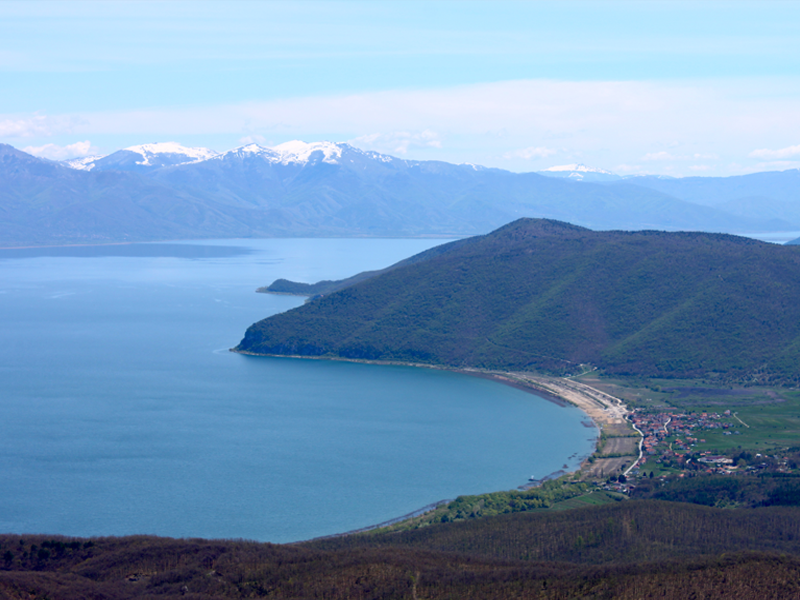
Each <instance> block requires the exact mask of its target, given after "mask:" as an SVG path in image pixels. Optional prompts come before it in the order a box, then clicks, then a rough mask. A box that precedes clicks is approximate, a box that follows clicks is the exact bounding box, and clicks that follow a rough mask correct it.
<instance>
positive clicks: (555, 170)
mask: <svg viewBox="0 0 800 600" xmlns="http://www.w3.org/2000/svg"><path fill="white" fill-rule="evenodd" d="M539 175H545V176H547V177H560V178H563V179H572V180H573V181H611V180H616V179H620V176H619V175H616V174H614V173H612V172H611V171H606V170H605V169H598V168H597V167H587V166H586V165H583V164H571V165H557V166H555V167H550V168H549V169H545V170H544V171H539Z"/></svg>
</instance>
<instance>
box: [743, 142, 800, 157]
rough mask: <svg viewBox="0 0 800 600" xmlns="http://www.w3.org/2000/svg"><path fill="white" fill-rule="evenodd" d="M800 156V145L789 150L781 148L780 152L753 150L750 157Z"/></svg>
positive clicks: (790, 147) (764, 149)
mask: <svg viewBox="0 0 800 600" xmlns="http://www.w3.org/2000/svg"><path fill="white" fill-rule="evenodd" d="M797 155H800V145H797V146H789V147H788V148H781V149H780V150H768V149H766V148H763V149H761V150H753V151H752V152H751V153H750V154H748V156H749V157H750V158H767V159H769V158H773V159H781V158H791V157H792V156H797Z"/></svg>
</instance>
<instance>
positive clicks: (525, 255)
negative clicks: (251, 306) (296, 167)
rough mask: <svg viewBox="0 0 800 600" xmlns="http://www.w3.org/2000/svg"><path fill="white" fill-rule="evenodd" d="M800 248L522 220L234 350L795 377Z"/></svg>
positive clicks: (302, 311) (277, 321) (351, 289)
mask: <svg viewBox="0 0 800 600" xmlns="http://www.w3.org/2000/svg"><path fill="white" fill-rule="evenodd" d="M798 291H800V249H798V248H797V247H793V246H779V245H775V244H768V243H764V242H758V241H755V240H751V239H747V238H740V237H735V236H730V235H724V234H708V233H687V232H678V233H664V232H657V231H640V232H620V231H607V232H595V231H590V230H587V229H584V228H581V227H577V226H574V225H570V224H567V223H562V222H558V221H550V220H541V219H520V220H518V221H515V222H513V223H511V224H509V225H506V226H504V227H502V228H500V229H498V230H496V231H494V232H493V233H490V234H488V235H485V236H479V237H475V238H470V239H469V240H460V241H458V242H454V243H452V244H448V245H445V246H442V247H440V249H439V250H438V251H437V252H434V253H429V255H428V256H425V257H422V258H421V259H418V260H414V261H409V264H405V265H400V266H397V267H396V268H393V269H390V270H388V271H385V272H381V273H380V274H378V275H376V276H374V277H371V278H369V279H366V280H362V281H360V282H358V283H356V284H354V285H350V286H347V287H344V288H342V289H340V290H338V291H336V292H334V293H330V294H328V295H325V296H323V297H321V298H316V299H314V300H313V301H312V302H309V303H307V304H305V305H304V306H302V307H299V308H296V309H294V310H291V311H288V312H286V313H283V314H279V315H275V316H273V317H270V318H268V319H265V320H263V321H260V322H258V323H256V324H254V325H252V326H251V327H250V328H249V329H248V330H247V333H246V335H245V337H244V339H243V340H242V342H241V343H240V344H239V346H237V348H236V350H238V351H243V352H250V353H255V354H271V355H300V356H313V357H328V358H345V359H363V360H382V361H404V362H415V363H424V364H431V365H446V366H454V367H480V368H492V369H498V368H501V369H532V370H546V371H551V372H573V371H575V370H577V369H578V368H579V366H580V365H581V364H590V365H593V366H596V367H598V368H600V369H603V370H605V371H606V372H608V373H615V374H623V375H643V376H660V377H677V376H680V377H707V376H714V377H718V378H721V379H738V380H744V381H780V382H789V381H798V380H800V367H799V366H798V365H800V303H798V302H797V300H796V298H797V292H798Z"/></svg>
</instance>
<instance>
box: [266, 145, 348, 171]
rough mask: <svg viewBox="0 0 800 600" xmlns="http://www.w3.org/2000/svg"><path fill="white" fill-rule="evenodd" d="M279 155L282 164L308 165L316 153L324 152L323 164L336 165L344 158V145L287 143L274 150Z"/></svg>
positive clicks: (275, 147)
mask: <svg viewBox="0 0 800 600" xmlns="http://www.w3.org/2000/svg"><path fill="white" fill-rule="evenodd" d="M272 150H273V151H274V152H276V153H277V154H278V155H279V157H280V158H279V161H278V162H280V163H281V164H284V165H288V164H289V163H307V162H308V161H309V160H310V159H311V155H312V154H313V153H314V152H322V155H323V159H322V162H326V163H332V164H336V163H337V162H338V159H339V158H341V157H342V145H341V144H334V143H333V142H312V143H310V144H309V143H306V142H301V141H299V140H293V141H291V142H285V143H283V144H279V145H277V146H274V147H273V148H272Z"/></svg>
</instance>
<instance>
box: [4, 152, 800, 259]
mask: <svg viewBox="0 0 800 600" xmlns="http://www.w3.org/2000/svg"><path fill="white" fill-rule="evenodd" d="M570 169H571V170H570ZM570 169H565V168H563V169H561V170H558V169H556V170H555V171H550V172H547V173H546V174H544V175H543V174H539V173H512V172H510V171H504V170H501V169H493V168H485V167H480V166H476V165H470V164H461V165H455V164H450V163H445V162H439V161H412V160H404V159H400V158H395V157H392V156H387V155H383V154H379V153H376V152H369V151H363V150H359V149H358V148H355V147H353V146H350V145H348V144H344V143H338V144H334V143H330V142H317V143H310V144H309V143H304V142H288V143H285V144H281V145H279V146H276V147H274V148H265V147H262V146H259V145H257V144H249V145H246V146H242V147H240V148H236V149H234V150H231V151H228V152H225V153H222V154H217V153H215V152H213V151H211V150H208V149H205V148H186V147H184V146H181V145H179V144H176V143H158V144H145V145H141V146H133V147H130V148H126V149H124V150H119V151H117V152H114V153H112V154H110V155H108V156H103V157H91V158H83V159H76V160H71V161H65V162H62V163H57V162H52V161H48V160H45V159H41V158H36V157H34V156H32V155H30V154H26V153H25V152H22V151H20V150H17V149H15V148H13V147H11V146H8V145H0V246H20V245H49V244H67V243H102V242H121V241H147V240H166V239H197V238H223V237H226V238H231V237H273V236H275V237H277V236H309V237H314V236H465V235H475V234H481V233H486V232H488V231H490V230H491V229H493V228H496V227H499V226H501V225H503V224H504V223H508V222H510V221H512V220H514V219H517V218H520V217H540V218H551V219H558V220H565V221H569V222H573V223H576V224H578V225H581V226H584V227H588V228H591V229H596V230H603V229H623V230H637V229H659V230H704V231H718V232H751V233H752V232H769V231H793V230H794V231H796V230H800V208H797V207H796V206H795V204H797V201H796V200H795V196H796V195H795V191H796V190H797V189H798V188H797V183H798V177H800V172H798V171H797V170H794V171H784V172H775V173H760V174H755V175H746V176H741V177H728V178H687V179H659V178H655V177H634V178H626V179H619V178H617V177H616V176H614V175H613V174H609V173H607V172H601V171H600V170H598V169H591V168H587V167H582V166H580V165H570ZM575 173H578V174H579V175H580V177H577V176H575V177H572V176H570V174H575ZM758 206H763V207H767V208H768V209H765V210H761V211H759V210H757V207H758Z"/></svg>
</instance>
